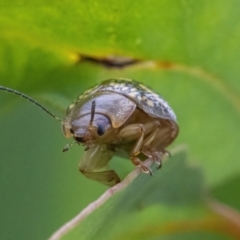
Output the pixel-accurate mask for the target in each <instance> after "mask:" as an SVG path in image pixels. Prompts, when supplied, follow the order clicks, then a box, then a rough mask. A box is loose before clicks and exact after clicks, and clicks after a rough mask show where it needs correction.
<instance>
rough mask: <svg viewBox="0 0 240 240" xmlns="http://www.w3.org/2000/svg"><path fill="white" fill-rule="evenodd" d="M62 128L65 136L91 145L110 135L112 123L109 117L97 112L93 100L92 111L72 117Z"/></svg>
mask: <svg viewBox="0 0 240 240" xmlns="http://www.w3.org/2000/svg"><path fill="white" fill-rule="evenodd" d="M62 128H63V133H64V135H65V137H73V138H74V139H75V140H76V142H78V143H83V144H86V145H91V144H93V143H94V142H98V141H103V139H105V138H106V137H107V136H109V134H110V133H111V130H112V125H111V120H110V119H109V117H107V116H106V115H104V114H100V113H95V102H93V104H92V109H91V112H90V113H87V114H85V115H82V116H79V117H77V118H76V119H72V120H71V122H63V124H62Z"/></svg>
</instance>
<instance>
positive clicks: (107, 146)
mask: <svg viewBox="0 0 240 240" xmlns="http://www.w3.org/2000/svg"><path fill="white" fill-rule="evenodd" d="M0 90H5V91H8V92H12V93H15V94H17V95H20V96H22V97H24V98H27V99H28V100H30V101H32V102H34V103H35V104H37V105H38V106H39V107H41V108H42V109H43V110H45V111H47V112H48V113H49V114H50V115H51V116H53V117H54V118H56V119H57V120H60V119H59V118H57V117H56V116H55V115H53V114H52V113H50V112H49V111H48V110H46V109H45V108H44V107H43V106H42V105H40V104H39V103H38V102H36V101H35V100H33V99H32V98H30V97H28V96H27V95H25V94H23V93H20V92H18V91H16V90H12V89H9V88H6V87H1V86H0ZM60 121H61V123H62V129H63V133H64V135H65V137H67V138H73V139H74V140H75V142H76V143H78V144H79V145H84V146H86V149H85V153H84V156H83V159H82V160H81V162H80V166H79V170H80V171H81V172H82V173H83V174H84V175H85V176H86V177H88V178H90V179H93V180H96V181H99V182H101V183H103V184H106V185H108V186H113V185H115V184H117V183H119V182H120V178H119V177H118V175H117V173H116V172H115V171H113V170H109V169H108V167H107V166H108V162H109V160H110V159H111V158H112V157H113V155H118V156H124V157H126V156H128V157H129V158H130V159H131V161H132V163H133V164H134V165H136V166H139V167H140V168H141V169H142V171H143V172H146V173H150V174H151V170H150V169H149V168H148V167H146V166H145V165H144V160H146V159H147V158H152V159H154V160H155V162H156V163H158V165H159V166H161V159H162V155H163V154H164V153H165V148H166V147H167V146H168V145H169V144H170V143H172V141H173V140H174V139H175V138H176V137H177V135H178V130H179V128H178V124H177V122H176V116H175V114H174V112H173V110H172V109H171V108H170V106H169V105H168V103H167V102H166V101H164V100H163V98H162V97H160V96H159V95H158V94H157V93H155V92H153V91H152V90H150V89H148V88H147V87H145V86H144V85H142V84H140V83H138V82H136V81H133V80H128V79H110V80H106V81H103V82H102V83H100V84H99V85H97V86H95V87H93V88H91V89H89V90H87V91H85V92H84V93H83V94H82V95H80V96H79V97H78V98H77V99H76V100H75V101H74V102H73V104H71V105H70V106H69V107H68V109H67V113H66V117H65V119H64V120H60ZM65 150H66V149H65Z"/></svg>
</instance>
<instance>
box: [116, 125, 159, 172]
mask: <svg viewBox="0 0 240 240" xmlns="http://www.w3.org/2000/svg"><path fill="white" fill-rule="evenodd" d="M157 126H159V123H158V122H157V121H154V122H150V123H146V124H131V125H128V126H126V127H125V128H123V129H122V130H121V131H120V133H119V135H120V136H121V137H122V138H125V139H129V138H130V137H135V138H137V137H138V136H139V138H138V140H137V141H136V143H135V145H134V147H133V149H132V151H131V153H130V157H131V160H132V162H133V164H134V165H136V166H139V167H140V168H141V169H142V171H143V172H146V173H150V175H152V171H151V169H150V168H148V167H146V166H145V165H144V163H143V162H142V161H141V160H140V159H139V158H138V157H137V155H138V154H139V153H140V151H141V147H142V144H143V143H144V136H145V134H148V133H150V132H152V131H154V132H155V130H154V129H155V128H156V127H157ZM150 135H152V134H150ZM147 139H148V138H147Z"/></svg>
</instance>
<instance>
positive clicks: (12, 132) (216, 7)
mask: <svg viewBox="0 0 240 240" xmlns="http://www.w3.org/2000/svg"><path fill="white" fill-rule="evenodd" d="M239 13H240V3H239V1H237V0H230V1H217V0H213V1H211V2H209V1H204V0H201V1H198V2H196V1H194V0H186V1H177V0H173V1H171V2H169V1H164V0H160V1H159V0H150V1H146V0H140V1H129V0H124V1H121V2H119V1H110V0H107V1H104V2H103V1H100V0H95V1H91V0H90V1H87V2H86V1H81V0H76V1H71V2H69V1H61V2H58V1H50V2H49V1H45V2H44V1H37V0H33V1H31V3H30V2H28V1H24V0H20V1H17V0H13V1H11V2H6V1H0V29H1V30H0V85H3V86H7V87H11V88H14V89H17V90H19V91H22V92H24V93H26V94H28V95H30V96H32V97H33V98H35V99H37V100H38V101H39V102H40V103H42V104H43V105H44V106H46V107H47V108H48V109H50V110H51V111H52V112H53V113H55V114H56V115H57V116H59V117H60V118H64V115H65V111H66V108H67V107H68V105H69V104H71V103H72V102H73V101H74V99H75V98H77V97H78V96H79V95H80V94H81V93H82V92H83V91H85V90H87V89H88V88H90V87H92V86H93V85H95V84H97V83H100V82H101V81H102V80H105V79H109V78H119V77H123V78H130V79H135V80H137V81H140V82H142V83H143V84H145V85H147V86H148V87H150V88H152V89H153V90H154V91H156V92H158V93H160V94H161V95H162V96H163V97H164V98H165V99H166V100H167V101H168V103H169V104H170V106H171V107H172V108H173V109H174V111H175V113H176V115H177V118H178V123H179V126H180V134H179V136H178V138H177V140H176V141H175V142H174V143H173V144H172V145H171V146H170V147H169V150H170V152H171V151H173V152H176V151H175V150H174V149H178V148H179V146H182V145H184V146H185V147H184V148H183V150H181V151H177V154H173V156H172V158H171V159H170V160H169V161H166V162H165V163H164V165H163V169H161V170H160V171H158V172H155V173H154V177H153V178H150V177H149V176H146V175H141V176H140V177H139V178H138V179H136V180H135V181H134V182H133V183H132V184H131V185H130V186H129V187H128V188H127V189H126V190H124V191H123V192H121V193H119V194H118V195H116V196H115V197H114V198H112V199H111V200H110V201H109V202H108V203H106V204H105V205H104V206H103V207H102V208H100V209H99V210H98V211H96V213H94V214H93V215H92V216H90V217H89V218H87V219H86V220H85V221H84V222H83V223H82V225H81V226H78V227H77V228H76V229H74V230H73V231H72V232H71V233H69V234H68V235H67V236H65V238H64V239H113V237H114V239H115V238H118V239H123V238H124V239H161V240H162V239H167V240H169V239H210V240H211V239H240V231H239V229H240V216H239V210H240V190H239V189H240V188H239V185H240V161H239V154H240V149H239V146H238V145H239V144H238V143H239V142H240V134H239V127H240V121H239V119H240V83H239V79H238V76H239V73H240V70H239V64H238V63H239V61H240V52H239V41H240V20H239ZM0 132H1V135H0V136H1V137H0V196H1V197H0V212H1V214H0V239H8V240H10V239H24V240H27V239H36V240H38V239H47V238H48V237H49V236H50V235H51V234H52V233H53V232H54V231H55V230H57V229H58V228H59V227H60V226H61V225H62V224H64V223H65V222H66V221H68V220H69V219H71V218H72V217H74V216H75V215H76V214H77V213H78V212H79V211H80V210H82V209H83V208H84V207H86V206H87V205H88V204H89V203H90V202H92V201H93V200H95V199H96V198H98V197H99V196H100V195H101V194H102V193H103V192H104V191H105V190H107V187H106V186H103V185H101V184H99V183H97V182H94V181H91V180H88V179H86V178H85V177H84V176H83V175H82V174H80V172H79V171H78V164H79V161H80V159H81V156H82V154H83V148H82V147H79V146H77V145H74V146H73V147H71V148H70V150H69V151H68V152H66V153H62V149H63V147H64V146H65V145H66V144H67V143H69V142H70V140H69V139H65V138H64V136H63V134H62V132H61V127H60V124H59V122H57V121H56V120H54V119H53V118H51V117H50V116H49V115H47V114H46V113H44V112H43V111H41V110H40V109H39V108H38V107H36V106H35V105H33V104H31V103H29V102H28V101H26V100H24V99H21V98H19V97H17V96H14V95H12V94H8V93H5V92H4V91H0ZM111 167H112V168H114V169H116V171H117V172H118V173H119V175H120V176H121V178H124V177H125V176H126V175H127V174H128V173H130V171H132V170H133V169H134V167H133V166H132V164H131V162H130V161H129V160H127V159H120V158H114V159H113V160H112V161H111ZM154 171H155V170H154ZM210 196H211V198H212V199H213V202H214V204H213V205H211V206H210V205H209V204H207V203H206V201H205V200H206V198H207V199H209V197H210ZM217 202H220V203H221V205H220V207H219V205H217ZM216 206H218V207H219V208H217V210H216ZM233 216H234V217H233Z"/></svg>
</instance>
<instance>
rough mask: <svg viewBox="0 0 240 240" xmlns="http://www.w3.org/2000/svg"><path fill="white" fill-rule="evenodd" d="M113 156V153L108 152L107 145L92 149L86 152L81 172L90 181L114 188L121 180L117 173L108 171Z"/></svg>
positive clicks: (81, 163)
mask: <svg viewBox="0 0 240 240" xmlns="http://www.w3.org/2000/svg"><path fill="white" fill-rule="evenodd" d="M112 156H113V152H112V151H110V150H108V149H107V148H106V146H105V145H103V146H95V147H92V148H90V149H88V150H87V151H86V152H85V154H84V156H83V159H82V160H81V162H80V165H79V170H80V172H81V173H83V174H84V175H85V176H86V177H87V178H89V179H92V180H95V181H98V182H100V183H103V184H105V185H108V186H114V185H115V184H117V183H119V182H120V178H119V176H118V175H117V174H116V172H115V171H113V170H108V169H107V164H108V162H109V160H110V159H111V158H112Z"/></svg>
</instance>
